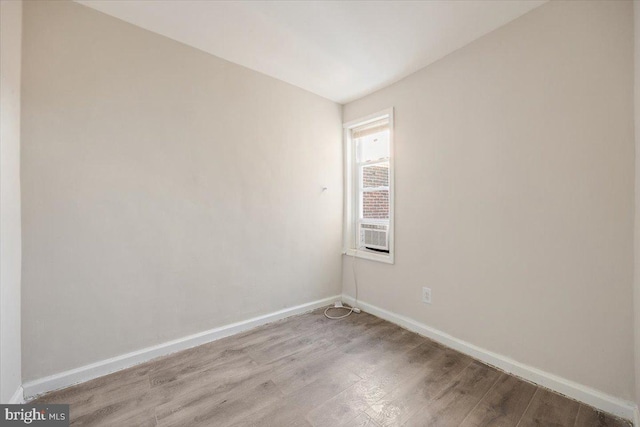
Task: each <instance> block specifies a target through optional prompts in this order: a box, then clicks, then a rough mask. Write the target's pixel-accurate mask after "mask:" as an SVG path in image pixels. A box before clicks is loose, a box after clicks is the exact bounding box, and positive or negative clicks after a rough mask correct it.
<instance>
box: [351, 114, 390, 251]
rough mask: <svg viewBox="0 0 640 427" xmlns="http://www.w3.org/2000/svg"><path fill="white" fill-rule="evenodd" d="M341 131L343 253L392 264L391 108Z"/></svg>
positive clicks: (353, 123) (355, 122) (352, 123)
mask: <svg viewBox="0 0 640 427" xmlns="http://www.w3.org/2000/svg"><path fill="white" fill-rule="evenodd" d="M344 128H345V176H346V177H348V179H347V180H346V182H345V186H346V188H345V195H346V200H345V227H344V229H345V236H344V246H345V253H346V254H347V255H352V256H357V257H360V258H367V259H372V260H378V261H383V262H389V263H393V154H392V153H393V109H388V110H385V111H383V112H380V113H377V114H373V115H371V116H368V117H365V118H363V119H360V120H355V121H352V122H349V123H346V124H345V125H344Z"/></svg>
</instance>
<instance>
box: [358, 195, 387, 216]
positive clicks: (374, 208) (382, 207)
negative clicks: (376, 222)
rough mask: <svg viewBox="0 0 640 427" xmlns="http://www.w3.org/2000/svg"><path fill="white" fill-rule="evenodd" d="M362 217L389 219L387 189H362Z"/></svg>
mask: <svg viewBox="0 0 640 427" xmlns="http://www.w3.org/2000/svg"><path fill="white" fill-rule="evenodd" d="M360 194H361V195H362V205H361V206H362V218H369V219H389V190H380V191H363V192H361V193H360Z"/></svg>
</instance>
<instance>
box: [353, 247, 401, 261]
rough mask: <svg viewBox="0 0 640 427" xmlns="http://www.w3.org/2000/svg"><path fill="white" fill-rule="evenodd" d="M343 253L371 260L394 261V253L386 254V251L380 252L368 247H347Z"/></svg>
mask: <svg viewBox="0 0 640 427" xmlns="http://www.w3.org/2000/svg"><path fill="white" fill-rule="evenodd" d="M342 253H343V254H344V255H347V256H352V257H356V258H363V259H368V260H369V261H378V262H384V263H386V264H393V263H394V260H393V254H385V253H379V252H375V251H368V250H366V249H347V250H346V251H344V252H342Z"/></svg>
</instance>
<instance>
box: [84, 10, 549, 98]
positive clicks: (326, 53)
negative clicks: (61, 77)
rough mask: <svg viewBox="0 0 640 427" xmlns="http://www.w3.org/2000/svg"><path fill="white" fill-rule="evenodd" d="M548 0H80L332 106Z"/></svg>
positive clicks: (404, 73) (392, 79)
mask: <svg viewBox="0 0 640 427" xmlns="http://www.w3.org/2000/svg"><path fill="white" fill-rule="evenodd" d="M545 1H546V0H526V1H525V0H508V1H507V0H484V1H479V0H470V1H465V0H457V1H456V0H431V1H207V0H200V1H198V0H177V1H176V0H163V1H159V0H128V1H113V0H78V2H79V3H82V4H84V5H86V6H89V7H91V8H94V9H96V10H99V11H101V12H104V13H106V14H109V15H112V16H115V17H117V18H120V19H122V20H124V21H127V22H130V23H132V24H135V25H137V26H140V27H142V28H145V29H147V30H150V31H153V32H155V33H158V34H162V35H164V36H167V37H170V38H172V39H174V40H178V41H180V42H182V43H185V44H188V45H191V46H193V47H196V48H198V49H201V50H203V51H205V52H209V53H211V54H213V55H216V56H218V57H221V58H224V59H226V60H228V61H231V62H234V63H237V64H240V65H244V66H245V67H247V68H251V69H253V70H256V71H259V72H261V73H264V74H267V75H269V76H272V77H275V78H277V79H280V80H283V81H285V82H288V83H291V84H293V85H295V86H299V87H301V88H304V89H307V90H309V91H311V92H313V93H316V94H318V95H321V96H323V97H326V98H329V99H331V100H334V101H336V102H340V103H346V102H349V101H351V100H354V99H356V98H359V97H361V96H364V95H367V94H369V93H371V92H373V91H375V90H377V89H380V88H382V87H384V86H387V85H389V84H391V83H393V82H395V81H398V80H400V79H402V78H403V77H405V76H407V75H409V74H411V73H413V72H415V71H417V70H419V69H420V68H422V67H424V66H426V65H428V64H430V63H432V62H434V61H436V60H438V59H440V58H442V57H443V56H445V55H447V54H448V53H450V52H452V51H454V50H456V49H458V48H460V47H462V46H464V45H466V44H467V43H469V42H471V41H473V40H475V39H477V38H478V37H480V36H482V35H484V34H487V33H489V32H490V31H492V30H494V29H496V28H498V27H500V26H502V25H504V24H506V23H507V22H509V21H512V20H513V19H515V18H517V17H519V16H520V15H523V14H524V13H526V12H528V11H530V10H532V9H534V8H536V7H538V6H540V5H541V4H543V3H545Z"/></svg>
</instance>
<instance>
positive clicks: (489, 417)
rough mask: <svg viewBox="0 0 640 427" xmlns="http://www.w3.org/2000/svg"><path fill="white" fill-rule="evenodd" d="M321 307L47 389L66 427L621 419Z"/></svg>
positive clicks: (366, 319)
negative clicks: (66, 410)
mask: <svg viewBox="0 0 640 427" xmlns="http://www.w3.org/2000/svg"><path fill="white" fill-rule="evenodd" d="M322 313H323V310H316V311H314V312H312V313H308V314H304V315H301V316H296V317H292V318H289V319H286V320H283V321H280V322H276V323H272V324H269V325H266V326H263V327H260V328H257V329H254V330H251V331H248V332H245V333H243V334H240V335H236V336H233V337H229V338H225V339H222V340H219V341H215V342H213V343H210V344H206V345H202V346H199V347H196V348H193V349H190V350H186V351H183V352H180V353H176V354H173V355H170V356H167V357H164V358H160V359H156V360H154V361H151V362H148V363H145V364H142V365H138V366H135V367H133V368H130V369H126V370H124V371H120V372H117V373H114V374H111V375H108V376H105V377H102V378H98V379H96V380H93V381H89V382H87V383H84V384H80V385H77V386H74V387H70V388H67V389H64V390H60V391H56V392H52V393H49V394H47V395H45V396H42V397H40V398H38V399H37V400H36V401H34V402H35V403H69V404H70V405H71V425H73V426H277V427H283V426H330V427H337V426H372V427H382V426H401V425H404V426H464V427H473V426H492V427H494V426H498V427H500V426H517V427H528V426H567V427H578V426H600V427H604V426H616V427H618V426H627V425H628V424H627V423H626V422H625V421H622V420H619V419H616V418H614V417H612V416H610V415H607V414H603V413H601V412H598V411H596V410H595V409H593V408H591V407H588V406H585V405H582V404H580V403H578V402H576V401H573V400H571V399H568V398H566V397H563V396H561V395H559V394H555V393H553V392H551V391H549V390H546V389H543V388H540V387H536V386H535V385H532V384H530V383H527V382H525V381H522V380H520V379H518V378H516V377H513V376H510V375H508V374H505V373H503V372H501V371H498V370H496V369H494V368H492V367H490V366H487V365H484V364H483V363H481V362H479V361H477V360H474V359H472V358H470V357H468V356H466V355H464V354H461V353H458V352H456V351H454V350H451V349H449V348H447V347H444V346H442V345H440V344H438V343H436V342H434V341H431V340H429V339H427V338H424V337H421V336H419V335H417V334H414V333H411V332H409V331H406V330H404V329H402V328H400V327H398V326H396V325H393V324H391V323H389V322H386V321H384V320H381V319H379V318H376V317H374V316H371V315H369V314H366V313H360V314H352V315H351V316H349V317H347V318H345V319H342V320H337V321H336V320H329V319H326V318H325V317H324V316H323V314H322Z"/></svg>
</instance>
